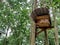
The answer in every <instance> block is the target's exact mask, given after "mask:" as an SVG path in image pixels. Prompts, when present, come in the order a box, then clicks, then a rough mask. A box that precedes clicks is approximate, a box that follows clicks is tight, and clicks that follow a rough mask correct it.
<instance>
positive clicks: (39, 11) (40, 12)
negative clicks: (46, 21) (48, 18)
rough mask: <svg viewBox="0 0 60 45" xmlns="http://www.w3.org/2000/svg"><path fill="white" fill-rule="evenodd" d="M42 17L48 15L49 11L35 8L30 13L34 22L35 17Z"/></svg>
mask: <svg viewBox="0 0 60 45" xmlns="http://www.w3.org/2000/svg"><path fill="white" fill-rule="evenodd" d="M43 15H49V9H48V8H46V7H44V8H43V7H42V8H37V9H35V10H34V11H32V13H31V17H32V19H33V20H34V21H35V19H36V16H43Z"/></svg>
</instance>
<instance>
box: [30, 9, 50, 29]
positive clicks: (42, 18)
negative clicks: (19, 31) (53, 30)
mask: <svg viewBox="0 0 60 45" xmlns="http://www.w3.org/2000/svg"><path fill="white" fill-rule="evenodd" d="M31 17H32V19H33V21H34V22H35V23H36V26H37V27H40V28H50V27H51V19H50V14H49V10H48V8H37V9H35V10H34V11H32V14H31Z"/></svg>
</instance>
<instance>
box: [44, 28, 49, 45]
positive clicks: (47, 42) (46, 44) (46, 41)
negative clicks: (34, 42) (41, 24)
mask: <svg viewBox="0 0 60 45" xmlns="http://www.w3.org/2000/svg"><path fill="white" fill-rule="evenodd" d="M44 34H45V43H44V45H49V41H48V35H47V34H48V32H47V30H46V29H45V31H44Z"/></svg>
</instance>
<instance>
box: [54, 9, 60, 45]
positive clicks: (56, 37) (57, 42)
mask: <svg viewBox="0 0 60 45" xmlns="http://www.w3.org/2000/svg"><path fill="white" fill-rule="evenodd" d="M53 11H55V9H54V10H53ZM54 13H55V12H53V16H54V36H55V45H59V39H58V29H57V22H56V16H55V15H54Z"/></svg>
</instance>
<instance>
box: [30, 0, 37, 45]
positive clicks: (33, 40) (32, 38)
mask: <svg viewBox="0 0 60 45" xmlns="http://www.w3.org/2000/svg"><path fill="white" fill-rule="evenodd" d="M33 2H34V3H33V8H32V10H35V9H36V8H37V0H34V1H33ZM30 19H31V45H36V44H35V28H36V26H35V22H34V21H33V19H32V18H30Z"/></svg>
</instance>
